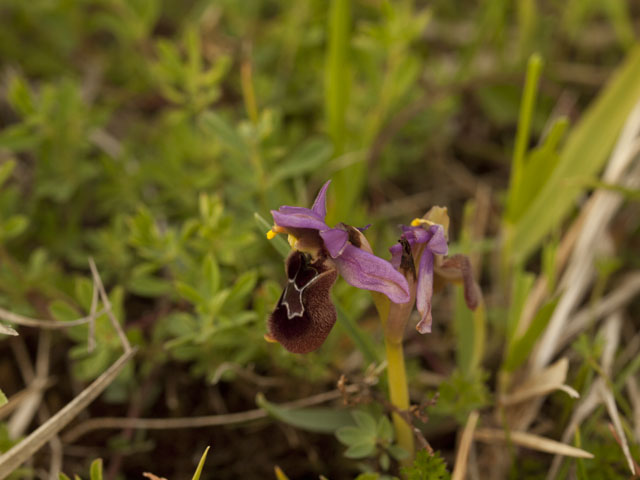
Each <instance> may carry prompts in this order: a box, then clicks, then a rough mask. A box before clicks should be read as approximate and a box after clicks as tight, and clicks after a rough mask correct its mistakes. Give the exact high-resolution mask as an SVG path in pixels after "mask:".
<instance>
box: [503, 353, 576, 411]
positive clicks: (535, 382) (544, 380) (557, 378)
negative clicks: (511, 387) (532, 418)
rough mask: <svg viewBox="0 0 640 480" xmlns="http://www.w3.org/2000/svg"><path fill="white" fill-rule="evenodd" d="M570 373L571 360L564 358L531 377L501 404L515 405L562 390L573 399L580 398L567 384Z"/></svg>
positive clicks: (506, 396) (505, 397)
mask: <svg viewBox="0 0 640 480" xmlns="http://www.w3.org/2000/svg"><path fill="white" fill-rule="evenodd" d="M568 371H569V360H567V358H566V357H563V358H561V359H560V360H558V361H557V362H556V363H554V364H553V365H551V366H550V367H548V368H545V369H544V370H542V371H540V372H537V373H534V374H533V375H531V376H530V377H529V378H527V380H526V381H525V382H524V383H523V384H522V385H519V386H518V387H517V388H516V389H515V391H514V392H512V393H510V394H508V395H505V396H504V397H503V398H502V399H501V403H502V405H505V406H507V405H513V404H516V403H520V402H523V401H525V400H529V399H530V398H534V397H538V396H541V395H547V394H549V393H551V392H553V391H554V390H562V391H564V392H566V393H567V394H568V395H569V396H571V397H572V398H578V397H580V394H579V393H578V392H576V391H575V390H574V389H573V388H571V387H570V386H568V385H566V384H565V381H566V379H567V372H568Z"/></svg>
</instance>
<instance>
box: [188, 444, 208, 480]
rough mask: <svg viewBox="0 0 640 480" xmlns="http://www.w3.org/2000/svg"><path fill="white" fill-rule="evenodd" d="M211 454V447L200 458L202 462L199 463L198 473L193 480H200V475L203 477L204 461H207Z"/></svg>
mask: <svg viewBox="0 0 640 480" xmlns="http://www.w3.org/2000/svg"><path fill="white" fill-rule="evenodd" d="M208 452H209V447H207V448H206V449H205V451H204V453H203V454H202V457H200V462H199V463H198V468H196V472H195V473H194V474H193V477H192V478H191V480H200V475H202V469H203V468H204V461H205V460H206V459H207V453H208Z"/></svg>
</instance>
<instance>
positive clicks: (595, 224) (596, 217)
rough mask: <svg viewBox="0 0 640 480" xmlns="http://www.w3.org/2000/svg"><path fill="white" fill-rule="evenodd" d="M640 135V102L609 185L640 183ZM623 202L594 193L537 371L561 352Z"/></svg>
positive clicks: (623, 138)
mask: <svg viewBox="0 0 640 480" xmlns="http://www.w3.org/2000/svg"><path fill="white" fill-rule="evenodd" d="M639 132H640V103H638V104H637V105H636V106H635V107H634V109H633V111H632V112H631V114H630V115H629V118H628V119H627V122H626V123H625V126H624V128H623V130H622V133H621V135H620V139H619V140H618V143H617V144H616V147H615V149H614V151H613V153H612V155H611V159H610V161H609V163H608V165H607V169H606V171H605V173H604V175H603V180H604V181H605V182H607V183H611V184H620V185H622V186H625V187H628V188H634V187H635V186H637V185H639V184H640V169H638V168H634V167H633V164H634V161H635V160H636V158H637V147H636V138H637V136H638V133H639ZM635 163H636V164H637V163H638V162H635ZM622 201H623V198H622V196H621V195H620V194H618V193H615V192H611V191H600V190H599V191H596V192H595V193H594V195H593V203H592V204H591V207H592V208H590V209H589V214H588V216H587V217H586V219H585V222H584V225H583V226H582V229H581V231H580V233H579V235H578V239H577V242H576V247H575V249H574V251H573V253H572V256H571V260H570V262H569V266H568V268H567V271H566V273H565V275H564V276H563V279H562V286H563V287H564V288H566V291H565V293H564V295H563V296H562V298H561V299H560V302H559V303H558V306H557V307H556V310H555V311H554V313H553V316H552V317H551V320H550V321H549V325H548V326H547V329H546V331H545V333H544V334H543V336H542V338H541V340H540V341H539V343H538V348H537V350H536V352H535V354H534V355H533V358H532V362H531V365H532V367H533V369H534V370H536V369H540V368H542V367H544V366H545V365H547V364H548V363H549V361H550V360H551V358H553V355H554V354H555V353H556V352H557V348H558V344H559V341H560V338H561V337H562V334H563V331H564V329H565V328H566V326H567V325H568V324H569V318H570V315H571V313H572V312H573V310H574V309H575V307H576V306H577V305H578V303H579V302H580V300H581V299H582V298H583V296H584V294H585V291H586V289H587V287H588V286H589V284H590V283H591V279H592V276H593V268H594V267H593V259H594V256H595V252H596V250H597V248H596V247H597V245H598V244H599V243H600V242H601V241H602V233H603V231H606V229H607V226H608V225H609V223H610V222H611V219H612V218H613V215H614V214H615V212H616V210H617V209H618V208H619V207H620V205H621V204H622Z"/></svg>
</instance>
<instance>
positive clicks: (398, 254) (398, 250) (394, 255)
mask: <svg viewBox="0 0 640 480" xmlns="http://www.w3.org/2000/svg"><path fill="white" fill-rule="evenodd" d="M389 251H390V252H391V265H393V268H395V269H396V270H397V269H398V268H400V262H401V261H402V245H400V243H396V244H395V245H393V246H391V247H389Z"/></svg>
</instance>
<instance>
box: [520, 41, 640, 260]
mask: <svg viewBox="0 0 640 480" xmlns="http://www.w3.org/2000/svg"><path fill="white" fill-rule="evenodd" d="M639 78H640V45H636V46H635V47H633V49H631V50H630V51H629V53H628V54H627V58H626V60H625V61H624V63H623V64H622V65H621V66H620V67H619V68H618V70H617V72H616V73H615V74H614V76H613V77H612V78H611V80H610V81H609V83H608V84H607V86H606V87H605V89H604V90H603V91H602V92H601V93H600V95H599V96H598V98H597V99H596V100H595V102H594V103H593V104H592V105H591V107H590V108H589V110H588V111H587V112H586V113H585V114H584V115H583V117H582V119H581V120H580V122H579V123H578V124H577V125H576V126H575V128H573V130H572V131H571V133H570V135H569V137H568V138H567V141H566V143H565V145H564V148H563V149H562V151H561V152H560V159H559V161H558V165H557V166H556V168H555V169H554V171H553V173H552V175H551V177H550V178H549V179H548V181H547V182H546V183H545V185H544V187H543V188H542V190H541V191H540V193H539V194H538V195H537V196H536V198H535V200H534V201H533V202H532V204H531V206H530V207H529V208H528V209H527V210H526V212H524V214H523V216H522V218H521V219H520V220H519V221H518V222H517V223H516V224H515V225H514V229H513V232H512V235H511V242H510V248H511V259H512V260H513V261H515V262H516V263H519V262H523V261H525V260H526V259H527V258H528V257H529V255H531V254H532V253H533V252H534V251H535V250H536V249H537V248H538V247H539V246H540V244H541V242H542V240H543V239H544V238H545V237H546V236H547V235H548V234H549V233H550V232H551V230H553V229H554V228H556V227H557V226H558V225H559V224H560V223H561V222H562V221H563V220H564V219H565V218H566V217H567V215H568V214H569V213H571V210H572V208H573V206H574V202H575V200H576V198H577V197H578V196H579V195H580V194H581V193H582V191H583V188H581V187H580V186H579V185H577V184H576V180H577V179H578V178H584V177H585V176H587V177H588V176H592V175H595V174H596V173H597V172H599V171H600V169H601V168H602V166H603V165H604V164H605V162H606V160H607V156H608V155H609V153H610V151H611V149H612V148H613V146H614V143H615V141H616V139H617V137H618V135H619V133H620V130H621V129H622V126H623V125H624V122H625V121H626V119H627V117H628V116H629V113H630V112H631V109H632V108H633V106H634V105H635V104H636V103H637V101H638V99H639V98H640V82H639V81H638V79H639Z"/></svg>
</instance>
